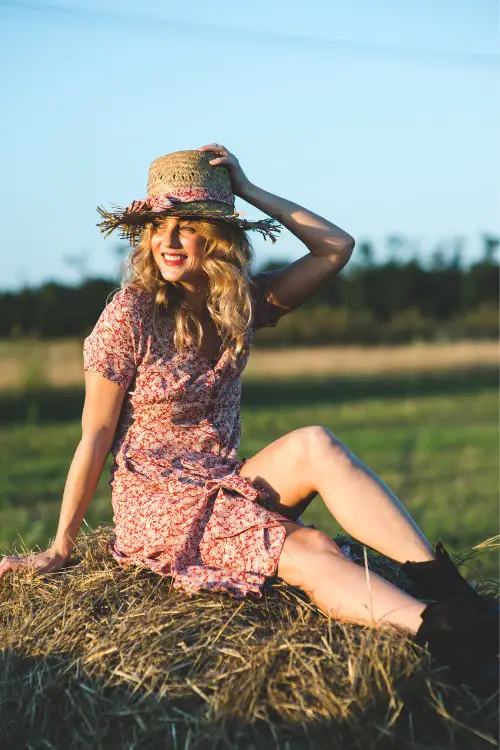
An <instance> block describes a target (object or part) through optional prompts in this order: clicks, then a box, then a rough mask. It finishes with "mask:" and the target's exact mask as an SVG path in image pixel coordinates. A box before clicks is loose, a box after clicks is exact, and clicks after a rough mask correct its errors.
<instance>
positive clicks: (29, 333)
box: [0, 238, 499, 346]
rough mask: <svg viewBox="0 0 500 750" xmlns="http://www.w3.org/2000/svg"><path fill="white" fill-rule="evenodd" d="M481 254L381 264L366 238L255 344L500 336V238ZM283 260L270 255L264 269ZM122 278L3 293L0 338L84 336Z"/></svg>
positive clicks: (0, 295)
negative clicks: (471, 258)
mask: <svg viewBox="0 0 500 750" xmlns="http://www.w3.org/2000/svg"><path fill="white" fill-rule="evenodd" d="M485 240H486V241H485V249H484V253H483V257H482V258H481V259H480V260H478V261H476V262H474V263H472V264H471V265H469V266H468V267H465V266H464V264H463V263H462V262H461V259H460V257H458V256H457V255H454V256H452V257H451V258H444V257H443V256H442V255H441V254H439V253H438V254H436V255H435V256H434V257H433V259H432V261H431V262H430V263H427V264H424V263H422V261H420V260H419V259H417V258H411V259H407V260H405V261H398V260H397V259H395V258H391V259H389V260H387V261H385V262H383V263H375V262H374V261H373V254H372V249H371V245H370V244H369V243H361V244H360V245H359V246H357V247H356V249H355V254H354V255H353V260H352V261H351V262H350V263H349V264H348V265H347V266H346V268H345V269H344V270H343V271H342V272H341V273H340V274H339V275H338V276H336V277H334V278H332V279H329V280H328V281H326V282H325V283H324V285H323V287H322V288H321V289H320V290H319V291H318V293H317V294H316V295H315V297H314V298H313V299H311V300H309V301H308V302H307V303H306V304H304V305H303V306H302V307H301V308H299V309H298V310H296V311H294V312H293V314H292V315H286V316H284V317H283V318H282V320H280V322H279V324H278V326H277V327H276V328H275V329H264V330H262V331H259V332H258V334H257V338H256V344H257V345H260V346H279V345H284V346H285V345H286V346H289V345H291V344H320V343H336V342H339V343H403V342H406V341H412V340H415V339H423V340H434V339H439V338H446V339H459V338H495V337H496V336H497V333H498V303H499V264H498V262H497V260H496V258H495V254H496V251H497V249H498V245H499V240H498V238H485ZM283 265H285V264H284V263H283V261H282V260H281V261H279V262H276V261H270V262H268V263H267V264H266V265H265V266H262V267H261V268H259V269H258V270H270V269H273V268H278V267H281V266H283ZM116 288H117V282H116V280H111V279H100V278H90V279H85V280H84V281H82V282H81V283H80V284H79V285H78V286H70V285H65V284H61V283H57V282H52V281H51V282H47V283H44V284H42V285H41V286H39V287H37V288H24V289H21V290H19V291H15V292H9V291H7V292H6V291H4V292H0V338H3V339H9V338H22V337H36V338H42V339H43V338H47V339H53V338H62V337H64V338H66V337H79V338H84V337H85V336H87V335H88V333H89V332H90V331H91V330H92V328H93V326H94V325H95V322H96V320H97V318H98V317H99V315H100V313H101V312H102V310H103V308H104V306H105V303H106V299H107V297H108V295H109V294H110V293H111V292H112V291H113V290H114V289H116Z"/></svg>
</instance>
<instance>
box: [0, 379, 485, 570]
mask: <svg viewBox="0 0 500 750" xmlns="http://www.w3.org/2000/svg"><path fill="white" fill-rule="evenodd" d="M17 398H18V401H16V398H15V397H14V396H13V394H4V395H3V397H2V396H0V413H2V414H3V415H4V417H5V420H6V421H7V422H9V421H12V420H11V419H9V413H10V416H11V417H13V416H14V414H16V415H19V414H21V413H22V408H21V407H22V406H23V405H24V406H25V408H26V410H27V411H26V413H25V415H24V419H25V421H27V422H28V423H27V424H4V425H3V426H2V427H0V450H1V453H0V455H1V459H0V461H1V469H0V553H1V554H5V553H6V552H7V551H8V550H9V549H11V548H12V545H13V544H14V543H15V542H16V543H17V546H18V548H19V545H20V543H21V539H22V542H23V543H24V544H25V545H26V546H28V547H32V546H33V545H39V546H40V547H42V548H43V547H44V546H45V545H46V544H47V543H48V540H49V537H51V536H52V535H53V534H55V531H56V527H57V519H58V513H59V508H60V502H61V497H62V492H63V489H64V483H65V478H66V474H67V471H68V468H69V464H70V462H71V459H72V456H73V453H74V450H75V448H76V446H77V443H78V440H79V437H80V423H79V415H80V413H81V403H82V400H83V393H82V392H81V390H79V389H76V390H75V391H73V390H71V389H69V390H67V391H64V390H55V391H54V390H52V389H48V390H47V389H46V390H42V391H39V392H36V391H35V392H33V393H31V394H30V395H26V394H25V395H24V396H22V395H21V394H19V395H18V396H17ZM26 403H28V406H26ZM242 419H243V434H242V442H241V446H240V455H241V456H251V455H254V454H255V453H257V452H258V451H259V450H261V449H262V448H263V447H264V446H265V445H267V444H268V443H270V442H272V441H273V440H275V439H277V438H278V437H280V436H281V435H283V434H285V433H287V432H289V431H290V430H293V429H296V428H298V427H301V426H305V425H312V424H322V425H326V426H328V427H329V428H330V429H331V430H332V431H333V432H334V433H335V434H336V435H337V436H338V437H339V438H340V439H341V440H343V441H344V442H345V443H346V444H347V445H348V446H349V447H350V448H351V449H352V450H353V451H354V452H355V453H356V454H357V455H358V456H359V457H360V458H361V459H362V460H363V461H365V463H367V464H368V465H369V466H370V467H371V468H372V469H373V470H374V471H375V472H377V473H378V474H379V475H380V476H381V477H382V479H383V480H384V481H385V482H386V483H387V484H389V485H390V486H391V488H392V489H393V490H394V491H395V492H396V494H397V495H398V496H399V497H400V499H401V500H402V501H403V502H404V503H405V504H406V505H407V507H408V508H409V510H410V512H411V513H412V514H413V516H414V517H415V519H416V520H417V522H418V523H419V525H420V526H421V527H422V528H423V530H424V532H425V533H426V534H427V536H428V537H429V538H430V539H431V541H433V542H434V541H435V540H436V539H437V538H438V537H439V538H441V539H442V540H443V542H444V543H445V544H448V545H449V546H450V548H451V550H453V551H460V549H462V548H464V547H470V546H473V545H475V544H477V543H478V542H480V541H481V540H483V539H485V538H487V537H490V536H493V535H494V534H496V533H497V528H498V470H499V464H498V448H499V446H498V396H497V388H496V374H495V373H494V372H492V371H490V370H488V369H486V370H482V371H480V372H479V371H475V372H461V373H456V372H455V373H451V374H450V373H437V374H436V373H434V374H432V375H430V374H420V375H416V374H413V375H412V376H411V377H409V376H408V377H403V376H392V377H389V376H388V375H386V376H379V377H375V376H371V377H365V378H358V379H353V378H346V379H342V378H324V377H323V378H318V377H316V378H310V379H308V380H304V379H294V380H287V382H286V383H284V382H281V381H279V380H275V381H273V382H272V383H271V382H269V381H268V382H266V383H264V382H262V381H259V380H255V379H248V380H247V381H246V382H245V384H244V395H243V408H242ZM109 463H110V459H108V462H107V465H106V468H105V470H104V471H103V474H102V476H101V480H100V483H99V486H98V488H97V491H96V494H95V496H94V498H93V500H92V503H91V505H90V507H89V510H88V512H87V516H86V521H87V523H88V524H89V525H90V526H91V527H94V526H96V525H98V524H100V523H101V522H108V521H111V519H112V510H111V502H110V492H111V490H110V487H109V485H108V476H109V469H108V467H109ZM303 520H304V521H305V522H306V523H307V522H312V523H314V524H315V525H317V526H318V527H320V528H322V529H324V530H325V531H327V532H329V533H331V534H334V533H335V532H337V531H338V526H337V524H336V523H335V521H334V520H333V518H332V517H331V515H330V514H329V512H328V510H327V508H326V507H325V505H324V503H323V501H322V500H321V498H320V497H317V498H316V499H315V500H314V501H313V502H312V504H311V506H310V507H309V509H308V510H307V511H306V513H305V514H304V516H303ZM478 565H479V567H480V569H481V570H482V571H483V572H484V571H486V572H487V573H488V574H489V575H495V576H496V575H497V574H496V570H497V566H496V560H493V559H490V558H488V556H486V557H485V558H481V560H480V561H479V562H478Z"/></svg>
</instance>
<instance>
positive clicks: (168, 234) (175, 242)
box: [160, 228, 180, 250]
mask: <svg viewBox="0 0 500 750" xmlns="http://www.w3.org/2000/svg"><path fill="white" fill-rule="evenodd" d="M160 244H161V247H163V248H165V249H167V250H168V249H169V248H173V247H180V242H179V232H178V231H177V229H175V228H173V229H168V230H166V231H164V232H162V235H161V241H160Z"/></svg>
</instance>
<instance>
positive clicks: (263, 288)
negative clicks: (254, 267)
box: [251, 268, 288, 330]
mask: <svg viewBox="0 0 500 750" xmlns="http://www.w3.org/2000/svg"><path fill="white" fill-rule="evenodd" d="M280 270H281V269H279V268H277V269H275V270H273V271H261V273H256V274H254V275H253V276H252V277H251V280H252V282H253V284H252V292H253V301H254V312H253V320H254V327H255V329H256V330H257V329H258V328H265V327H267V326H275V325H276V323H277V322H278V320H279V319H280V318H281V316H282V315H284V314H285V313H286V312H288V311H287V310H285V309H284V308H282V307H278V306H277V305H274V304H273V303H272V302H271V301H270V300H269V293H270V288H271V285H272V282H273V279H274V277H275V275H276V274H277V273H278V271H280Z"/></svg>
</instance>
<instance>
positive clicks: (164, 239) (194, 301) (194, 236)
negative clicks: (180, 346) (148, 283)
mask: <svg viewBox="0 0 500 750" xmlns="http://www.w3.org/2000/svg"><path fill="white" fill-rule="evenodd" d="M151 252H152V253H153V257H154V259H155V262H156V264H157V266H158V268H159V269H160V273H161V275H162V276H163V278H164V279H165V281H175V282H178V283H180V284H182V286H183V288H184V294H185V298H186V301H187V302H188V303H189V305H190V306H191V307H192V309H193V310H194V311H195V312H197V313H201V312H202V311H203V310H204V309H205V306H204V301H205V299H206V290H207V283H208V279H207V276H206V274H205V272H204V271H203V270H202V269H201V262H202V260H203V256H204V252H205V238H204V237H202V236H201V235H199V234H198V233H197V232H196V229H195V227H194V226H193V225H192V224H191V223H190V222H189V220H188V219H185V218H183V217H177V216H171V217H168V218H166V219H165V220H164V221H162V222H161V223H160V224H158V225H157V226H156V228H155V230H154V232H153V234H152V236H151ZM164 253H169V254H176V253H179V254H183V255H185V256H186V260H184V261H183V262H182V264H181V265H179V266H175V265H168V264H167V263H166V262H165V260H164V257H163V254H164Z"/></svg>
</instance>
